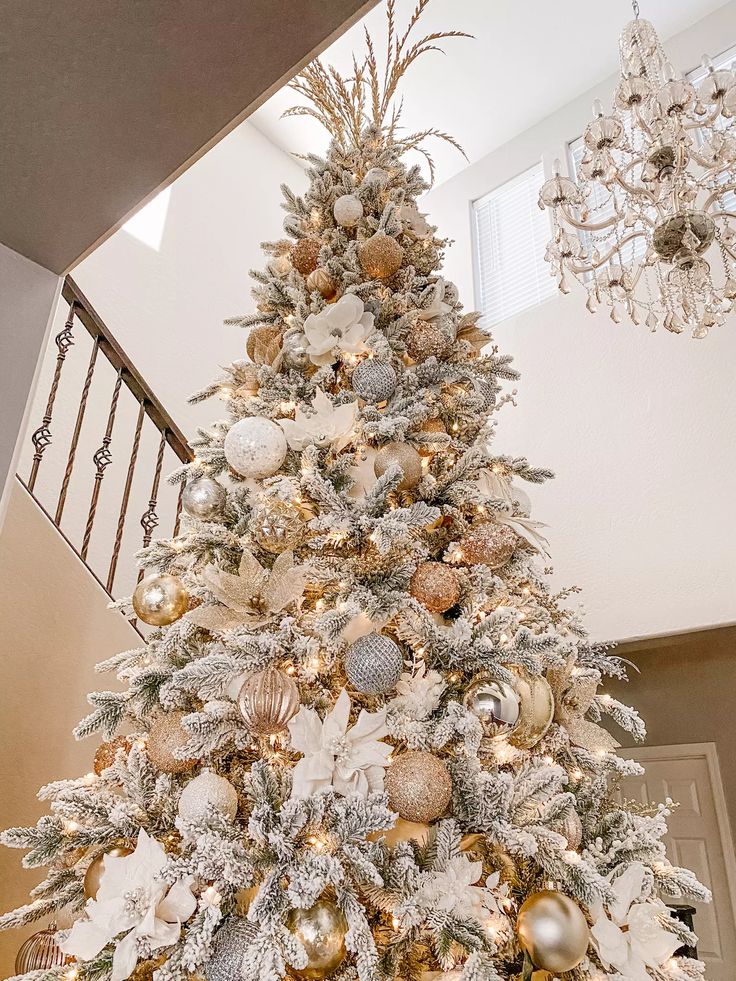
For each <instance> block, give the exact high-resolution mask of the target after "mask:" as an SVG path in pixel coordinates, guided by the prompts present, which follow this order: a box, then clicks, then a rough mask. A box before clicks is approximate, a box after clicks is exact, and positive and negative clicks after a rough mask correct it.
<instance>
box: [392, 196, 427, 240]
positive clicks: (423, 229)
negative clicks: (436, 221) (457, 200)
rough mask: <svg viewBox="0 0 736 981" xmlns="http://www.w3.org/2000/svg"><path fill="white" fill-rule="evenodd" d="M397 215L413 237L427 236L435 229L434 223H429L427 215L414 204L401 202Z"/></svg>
mask: <svg viewBox="0 0 736 981" xmlns="http://www.w3.org/2000/svg"><path fill="white" fill-rule="evenodd" d="M399 216H400V218H401V220H402V222H403V223H404V230H405V231H407V232H409V233H411V234H412V235H413V236H414V237H415V238H427V237H429V236H430V235H431V234H432V232H433V231H434V230H435V226H434V225H430V224H429V222H428V221H427V216H426V214H425V213H424V212H422V211H420V210H419V208H417V206H416V205H415V204H402V206H401V208H400V209H399Z"/></svg>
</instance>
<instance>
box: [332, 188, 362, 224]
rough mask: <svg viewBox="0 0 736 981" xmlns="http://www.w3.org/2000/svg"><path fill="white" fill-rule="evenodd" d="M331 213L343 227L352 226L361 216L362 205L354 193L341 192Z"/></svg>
mask: <svg viewBox="0 0 736 981" xmlns="http://www.w3.org/2000/svg"><path fill="white" fill-rule="evenodd" d="M332 213H333V214H334V216H335V221H336V222H337V224H338V225H341V226H342V227H343V228H354V227H355V225H357V224H358V222H359V221H360V219H361V218H362V217H363V205H362V204H361V201H360V198H359V197H356V195H355V194H343V195H341V196H340V197H339V198H338V199H337V201H335V204H334V207H333V209H332Z"/></svg>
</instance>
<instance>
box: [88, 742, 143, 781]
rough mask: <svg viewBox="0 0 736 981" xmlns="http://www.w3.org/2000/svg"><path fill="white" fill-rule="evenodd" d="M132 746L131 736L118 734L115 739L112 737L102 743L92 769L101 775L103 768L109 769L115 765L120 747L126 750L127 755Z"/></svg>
mask: <svg viewBox="0 0 736 981" xmlns="http://www.w3.org/2000/svg"><path fill="white" fill-rule="evenodd" d="M132 748H133V739H132V738H131V737H130V736H116V737H115V738H114V739H110V740H108V741H107V742H105V743H100V745H99V746H98V747H97V752H96V753H95V761H94V764H93V765H92V769H93V770H94V771H95V773H96V774H97V776H98V777H99V775H100V774H101V773H102V771H103V770H107V768H108V767H110V766H112V765H113V763H114V762H115V756H116V754H117V751H118V750H119V749H123V750H125V755H126V756H127V755H128V753H129V752H130V751H131V749H132Z"/></svg>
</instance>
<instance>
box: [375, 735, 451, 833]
mask: <svg viewBox="0 0 736 981" xmlns="http://www.w3.org/2000/svg"><path fill="white" fill-rule="evenodd" d="M385 787H386V793H387V794H388V806H389V807H390V808H391V809H392V810H394V811H398V813H399V817H401V818H403V819H404V820H405V821H415V822H417V823H419V824H426V823H428V822H430V821H436V820H437V818H439V817H442V815H443V814H444V813H445V811H446V810H447V807H448V804H449V803H450V800H451V798H452V779H451V778H450V771H449V770H448V769H447V767H446V766H445V764H444V763H443V762H442V760H440V759H437V757H436V756H433V755H432V753H425V752H423V751H418V750H409V751H408V752H406V753H402V754H401V756H397V757H396V758H395V759H394V760H393V762H392V763H391V766H390V767H389V768H388V771H387V773H386V779H385Z"/></svg>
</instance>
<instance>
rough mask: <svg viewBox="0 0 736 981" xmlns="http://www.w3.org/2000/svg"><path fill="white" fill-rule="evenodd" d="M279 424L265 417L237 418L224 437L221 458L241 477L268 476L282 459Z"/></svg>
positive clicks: (281, 439) (282, 443)
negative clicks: (223, 451) (238, 419)
mask: <svg viewBox="0 0 736 981" xmlns="http://www.w3.org/2000/svg"><path fill="white" fill-rule="evenodd" d="M286 450H287V446H286V437H285V436H284V431H283V429H282V428H281V426H279V425H277V424H276V423H275V422H273V420H271V419H266V418H265V416H251V417H250V418H247V419H241V420H240V421H239V422H236V423H235V425H234V426H231V427H230V430H229V431H228V434H227V436H226V437H225V459H226V460H227V462H228V465H229V466H230V467H231V468H232V469H233V470H234V471H235V472H236V473H239V474H240V475H241V477H272V476H273V475H274V474H275V473H277V472H278V470H279V468H280V467H281V464H282V463H283V462H284V460H285V459H286Z"/></svg>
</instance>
